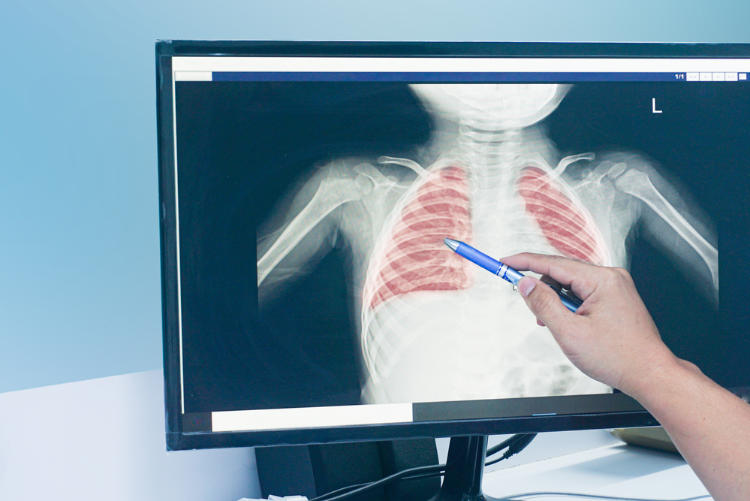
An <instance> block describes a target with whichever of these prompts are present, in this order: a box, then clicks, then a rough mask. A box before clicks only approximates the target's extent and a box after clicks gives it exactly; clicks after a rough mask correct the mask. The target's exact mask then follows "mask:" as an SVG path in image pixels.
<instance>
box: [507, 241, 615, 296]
mask: <svg viewBox="0 0 750 501" xmlns="http://www.w3.org/2000/svg"><path fill="white" fill-rule="evenodd" d="M501 261H502V262H503V263H505V264H507V265H508V266H510V267H512V268H515V269H517V270H519V271H527V270H528V271H533V272H535V273H539V274H541V275H547V276H548V277H551V278H553V279H555V280H556V281H558V282H559V283H561V284H563V285H566V286H567V285H569V286H570V288H571V289H572V290H573V292H575V293H576V294H577V295H578V297H580V298H581V299H584V300H585V299H586V298H587V297H588V296H590V295H591V293H592V292H594V289H595V288H596V283H597V281H598V280H597V277H598V274H599V273H600V271H601V269H600V267H599V266H596V265H593V264H589V263H584V262H582V261H576V260H575V259H568V258H565V257H562V256H550V255H547V254H534V253H532V252H522V253H520V254H514V255H512V256H508V257H506V258H503V259H501Z"/></svg>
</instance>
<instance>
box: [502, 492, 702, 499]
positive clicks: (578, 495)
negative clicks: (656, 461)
mask: <svg viewBox="0 0 750 501" xmlns="http://www.w3.org/2000/svg"><path fill="white" fill-rule="evenodd" d="M534 496H567V497H576V498H584V499H607V500H611V501H696V500H698V499H706V498H710V497H711V496H710V495H708V494H704V495H702V496H693V497H690V498H679V499H674V498H672V499H670V498H666V499H664V498H663V499H656V498H626V497H620V496H604V495H601V496H600V495H597V494H583V493H579V492H554V491H550V492H544V491H540V492H524V493H522V494H514V495H512V496H508V497H504V498H500V499H499V500H498V501H523V499H524V498H528V497H534Z"/></svg>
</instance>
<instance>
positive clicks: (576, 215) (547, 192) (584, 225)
mask: <svg viewBox="0 0 750 501" xmlns="http://www.w3.org/2000/svg"><path fill="white" fill-rule="evenodd" d="M518 191H519V193H520V194H521V197H522V198H523V200H524V202H525V204H526V211H527V212H528V213H529V214H531V215H532V216H534V218H535V219H536V221H537V223H539V226H540V227H541V229H542V232H543V233H544V236H545V237H546V238H547V240H548V241H549V242H550V243H551V244H552V245H553V246H554V247H555V248H556V249H557V250H558V251H560V253H561V254H562V255H564V256H568V257H572V258H576V259H581V260H583V261H588V262H591V263H595V264H603V261H604V259H603V256H602V252H601V248H600V247H601V246H600V244H599V242H601V239H600V238H597V236H598V230H597V229H596V226H595V225H594V223H593V221H592V219H591V216H590V215H588V212H587V211H586V209H585V208H581V207H578V206H577V205H576V203H575V202H574V201H573V200H572V199H571V198H570V197H568V196H567V195H566V194H565V193H564V192H563V191H562V189H561V188H560V187H559V185H558V183H557V181H555V180H554V179H550V177H549V176H548V175H547V173H545V172H544V171H543V170H542V169H539V168H537V167H527V168H526V169H524V170H523V172H522V173H521V177H520V179H519V181H518Z"/></svg>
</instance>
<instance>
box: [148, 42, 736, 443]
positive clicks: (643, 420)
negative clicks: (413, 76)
mask: <svg viewBox="0 0 750 501" xmlns="http://www.w3.org/2000/svg"><path fill="white" fill-rule="evenodd" d="M173 56H220V57H221V56H224V57H238V56H239V57H243V56H302V57H304V56H308V57H311V56H328V57H344V56H346V57H457V58H460V57H487V58H491V57H524V58H544V57H555V58H566V57H570V58H581V57H588V58H628V57H638V58H738V57H739V58H743V57H750V44H682V43H680V44H667V43H577V42H576V43H558V42H542V43H536V42H535V43H524V42H521V43H515V42H317V41H316V42H312V41H311V42H296V41H295V42H291V41H158V42H157V43H156V102H157V133H158V170H159V220H160V240H161V283H162V323H163V346H164V393H165V412H166V437H167V448H168V449H169V450H183V449H196V448H214V447H243V446H262V445H290V444H310V443H329V442H347V441H363V440H391V439H403V438H417V437H441V436H458V435H478V434H481V435H488V434H503V433H522V432H544V431H562V430H579V429H601V428H619V427H632V426H654V425H657V424H658V423H657V422H656V420H655V419H654V418H653V417H652V416H651V415H650V414H649V413H648V412H646V411H645V410H643V408H642V407H640V406H639V405H638V404H637V403H636V402H635V401H632V404H630V405H625V406H622V405H620V406H619V409H618V410H616V411H614V412H607V411H604V412H596V413H591V412H586V413H580V414H559V415H555V416H523V417H505V418H493V419H480V420H455V421H432V422H420V423H406V424H386V425H373V426H369V425H368V426H351V427H343V428H317V429H299V430H281V431H257V432H220V433H216V432H203V431H187V430H185V427H184V423H183V419H182V417H183V416H182V413H181V402H180V390H179V384H180V383H179V382H180V374H179V342H178V334H177V322H176V319H177V274H176V263H177V260H176V235H175V218H176V214H175V210H174V208H175V183H174V168H173V166H174V160H175V159H174V137H173V130H174V128H173V125H174V124H173V108H172V105H173V100H172V95H173V89H172V78H171V73H172V66H171V58H172V57H173ZM602 397H604V398H606V396H604V395H602Z"/></svg>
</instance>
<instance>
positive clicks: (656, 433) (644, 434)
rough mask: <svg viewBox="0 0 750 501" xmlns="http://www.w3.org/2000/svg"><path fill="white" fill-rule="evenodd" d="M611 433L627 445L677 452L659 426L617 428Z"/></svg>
mask: <svg viewBox="0 0 750 501" xmlns="http://www.w3.org/2000/svg"><path fill="white" fill-rule="evenodd" d="M612 434H613V435H614V436H616V437H617V438H619V439H620V440H622V441H623V442H625V443H626V444H629V445H638V446H640V447H648V448H650V449H659V450H662V451H667V452H674V453H676V454H679V453H680V452H679V451H678V450H677V447H675V446H674V444H673V443H672V439H671V438H669V435H667V432H666V431H664V428H662V427H661V426H655V427H650V428H618V429H615V430H612Z"/></svg>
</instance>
